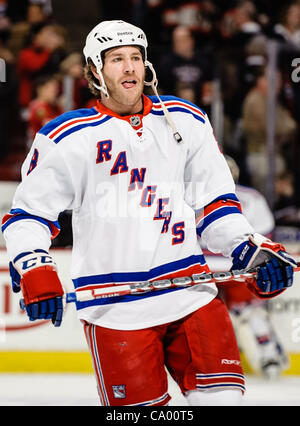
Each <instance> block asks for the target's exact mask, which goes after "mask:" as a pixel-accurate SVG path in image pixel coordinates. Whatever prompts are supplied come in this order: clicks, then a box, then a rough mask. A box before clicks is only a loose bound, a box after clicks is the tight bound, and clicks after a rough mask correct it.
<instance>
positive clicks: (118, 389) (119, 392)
mask: <svg viewBox="0 0 300 426" xmlns="http://www.w3.org/2000/svg"><path fill="white" fill-rule="evenodd" d="M112 390H113V393H114V397H115V398H117V399H123V398H126V389H125V385H113V386H112Z"/></svg>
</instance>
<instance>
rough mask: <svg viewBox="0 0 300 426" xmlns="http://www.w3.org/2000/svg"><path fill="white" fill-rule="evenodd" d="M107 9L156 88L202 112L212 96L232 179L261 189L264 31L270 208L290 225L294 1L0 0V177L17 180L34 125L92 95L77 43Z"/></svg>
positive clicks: (298, 34)
mask: <svg viewBox="0 0 300 426" xmlns="http://www.w3.org/2000/svg"><path fill="white" fill-rule="evenodd" d="M107 19H124V20H127V21H130V22H131V23H133V24H136V25H138V26H140V27H142V28H143V29H144V31H145V32H146V34H147V37H148V42H149V58H150V60H151V62H153V64H154V66H155V69H156V71H157V75H158V80H159V89H160V93H161V94H172V95H176V96H179V97H181V98H184V99H187V100H189V101H191V102H193V103H195V104H197V105H198V106H200V107H201V108H203V109H204V110H205V111H206V112H207V113H208V114H209V116H210V117H212V116H213V117H214V116H215V111H216V106H219V116H217V117H218V119H219V123H221V140H220V145H221V147H222V150H223V152H224V153H225V154H228V155H230V156H231V157H233V158H234V159H235V161H236V162H237V164H238V166H239V168H240V183H242V184H245V185H249V186H253V187H254V188H256V189H258V190H259V191H260V192H261V193H262V194H264V195H265V196H266V197H267V195H268V194H267V186H266V180H267V178H268V167H269V163H268V144H267V138H268V125H267V123H268V120H270V117H269V116H268V111H269V110H268V99H269V96H268V95H269V85H268V78H269V76H270V74H269V73H270V66H269V65H270V64H269V49H270V45H271V44H270V43H274V42H275V41H276V44H275V46H276V49H277V50H276V51H277V55H276V61H277V63H276V72H275V79H274V87H275V88H276V90H275V92H274V96H275V106H274V114H273V121H274V137H275V152H274V165H275V176H274V178H275V185H274V190H275V199H274V205H272V206H271V207H272V209H273V211H274V212H275V218H276V223H277V224H278V225H281V224H283V225H291V226H299V222H300V213H299V212H300V190H299V189H298V188H297V185H296V182H297V180H298V179H299V170H300V155H299V154H300V152H299V151H300V149H299V147H300V144H299V137H300V133H299V124H298V122H299V119H298V118H299V117H300V90H299V88H300V82H298V80H300V59H299V61H297V60H295V59H296V58H300V0H296V1H286V2H284V4H282V2H279V1H271V0H262V1H248V0H242V1H238V0H235V1H234V0H232V1H231V0H228V1H226V2H225V1H223V0H216V1H212V0H202V1H192V0H190V1H182V0H181V1H180V0H128V1H125V0H124V1H122V2H120V1H115V0H110V1H109V2H107V1H100V0H85V1H84V2H81V1H79V0H73V1H71V0H64V1H59V0H0V58H2V59H3V61H0V134H1V139H0V180H18V179H20V175H19V168H20V163H21V162H22V161H23V159H24V157H25V155H26V153H27V152H28V149H29V147H30V144H31V142H32V139H33V137H34V134H35V133H36V132H37V131H38V130H39V129H40V128H41V127H42V126H43V125H44V124H46V123H47V122H48V121H49V120H51V119H53V118H54V117H56V116H57V115H59V114H61V113H62V112H64V111H66V110H70V109H76V108H85V107H91V106H93V105H94V103H95V100H94V99H93V97H92V95H91V94H90V92H89V90H88V85H87V82H86V80H85V78H84V74H83V65H84V62H83V56H82V47H83V43H84V39H85V36H86V35H87V33H88V32H89V30H90V29H91V28H92V27H93V26H94V25H96V24H97V23H98V22H100V21H102V20H107ZM273 45H274V44H273ZM1 67H2V70H1ZM3 67H4V68H5V69H4V70H3ZM297 67H299V72H298V68H297ZM220 111H221V113H220ZM218 136H219V135H218Z"/></svg>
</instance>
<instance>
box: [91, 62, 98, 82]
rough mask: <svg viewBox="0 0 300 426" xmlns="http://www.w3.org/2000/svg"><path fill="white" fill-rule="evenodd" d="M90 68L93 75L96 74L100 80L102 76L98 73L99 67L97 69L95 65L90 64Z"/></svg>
mask: <svg viewBox="0 0 300 426" xmlns="http://www.w3.org/2000/svg"><path fill="white" fill-rule="evenodd" d="M90 70H91V72H92V74H93V76H94V77H95V78H96V79H97V80H100V76H99V74H98V72H97V69H96V67H95V65H91V66H90Z"/></svg>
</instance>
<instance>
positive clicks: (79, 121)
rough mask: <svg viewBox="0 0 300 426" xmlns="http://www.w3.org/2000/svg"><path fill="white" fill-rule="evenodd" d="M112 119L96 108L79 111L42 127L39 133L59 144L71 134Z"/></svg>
mask: <svg viewBox="0 0 300 426" xmlns="http://www.w3.org/2000/svg"><path fill="white" fill-rule="evenodd" d="M110 118H111V117H109V116H106V115H105V114H102V113H100V112H98V111H97V110H96V109H95V108H89V109H79V110H75V111H70V112H66V113H64V114H62V115H60V116H59V117H57V118H55V119H54V120H52V121H50V122H49V123H47V124H46V125H45V126H44V127H42V128H41V130H39V133H41V134H43V135H45V136H47V137H48V138H49V139H51V140H52V141H53V142H54V143H58V142H60V141H61V140H62V139H63V138H65V137H66V136H68V135H70V134H71V133H74V132H76V131H78V130H80V129H82V128H85V127H88V126H98V125H100V124H102V123H104V122H105V121H107V120H109V119H110Z"/></svg>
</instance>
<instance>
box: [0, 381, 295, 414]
mask: <svg viewBox="0 0 300 426" xmlns="http://www.w3.org/2000/svg"><path fill="white" fill-rule="evenodd" d="M246 388H247V391H246V393H245V396H244V399H243V405H244V406H300V377H299V376H283V377H282V378H280V379H278V380H276V381H267V380H264V379H262V378H259V377H255V376H252V375H249V376H246ZM169 393H170V394H171V396H172V400H171V401H170V405H171V406H186V405H187V404H186V402H185V400H184V398H183V397H182V395H181V393H180V391H179V390H178V387H177V385H176V384H175V383H174V382H173V381H172V379H170V380H169ZM0 406H99V401H98V396H97V391H96V385H95V379H94V376H93V375H90V374H36V373H26V374H6V373H4V374H0Z"/></svg>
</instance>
